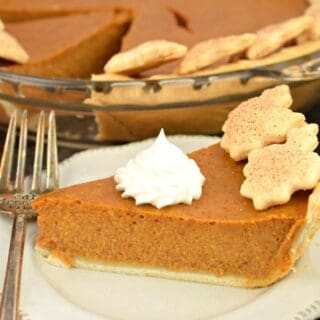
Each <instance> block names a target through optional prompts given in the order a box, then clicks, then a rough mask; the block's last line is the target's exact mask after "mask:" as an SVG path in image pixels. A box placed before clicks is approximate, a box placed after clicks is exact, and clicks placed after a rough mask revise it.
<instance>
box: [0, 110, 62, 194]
mask: <svg viewBox="0 0 320 320" xmlns="http://www.w3.org/2000/svg"><path fill="white" fill-rule="evenodd" d="M45 120H46V119H45V113H44V111H41V113H40V115H39V120H38V127H37V137H36V145H35V156H34V162H33V176H32V184H31V192H32V193H35V194H40V193H42V192H45V191H50V190H53V189H55V188H57V187H58V156H57V154H58V153H57V134H56V122H55V114H54V111H51V112H50V115H49V120H48V136H47V172H46V183H45V186H44V187H42V168H43V161H44V144H45V130H46V121H45ZM16 127H17V112H16V111H15V112H14V113H13V114H12V116H11V119H10V123H9V127H8V131H7V136H6V141H5V146H4V149H3V154H2V159H1V165H0V193H6V192H12V193H23V192H25V191H26V190H25V187H24V184H25V183H24V181H25V168H26V155H27V139H28V113H27V111H26V110H25V111H24V112H23V114H22V117H21V122H20V135H19V147H18V155H17V171H16V177H15V182H14V183H11V182H10V181H11V176H12V163H13V159H14V153H15V137H16Z"/></svg>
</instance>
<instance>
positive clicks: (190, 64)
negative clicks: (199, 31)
mask: <svg viewBox="0 0 320 320" xmlns="http://www.w3.org/2000/svg"><path fill="white" fill-rule="evenodd" d="M255 39H256V35H254V34H252V33H245V34H241V35H236V36H229V37H223V38H217V39H210V40H206V41H202V42H200V43H198V44H196V45H195V46H194V47H193V48H191V49H190V50H189V52H188V53H187V55H186V56H185V57H184V59H183V61H182V62H181V64H180V66H179V67H178V70H177V73H178V74H187V73H191V72H195V71H197V70H200V69H203V68H206V67H209V66H217V65H218V64H223V63H227V62H228V61H229V60H230V58H231V57H232V56H234V55H236V54H238V53H241V52H244V51H245V50H246V49H247V48H248V47H250V46H251V45H252V44H253V43H254V41H255Z"/></svg>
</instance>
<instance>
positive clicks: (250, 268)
mask: <svg viewBox="0 0 320 320" xmlns="http://www.w3.org/2000/svg"><path fill="white" fill-rule="evenodd" d="M190 157H191V158H192V159H194V160H195V161H196V163H197V164H198V166H199V167H200V170H201V172H202V174H203V175H204V176H205V178H206V182H205V184H204V186H203V191H202V196H201V198H200V199H199V200H196V201H194V202H193V203H192V205H184V204H179V205H173V206H169V207H165V208H162V209H156V208H154V207H153V206H151V205H139V206H136V205H135V202H134V200H133V199H131V198H127V199H124V198H122V197H121V193H120V192H119V191H116V189H115V182H114V179H113V177H110V178H107V179H104V180H98V181H93V182H89V183H84V184H80V185H75V186H72V187H68V188H64V189H61V190H58V191H55V192H52V193H49V194H47V195H44V196H42V197H40V198H38V199H37V200H36V201H34V202H33V208H34V209H35V210H36V211H37V212H38V214H39V216H38V224H39V227H40V234H39V236H38V238H37V242H36V251H37V253H38V254H39V255H41V256H42V257H44V258H45V259H46V260H47V261H48V262H50V263H53V264H57V265H62V266H68V267H79V268H87V269H92V270H99V271H112V272H119V273H126V274H135V275H145V276H157V277H163V278H169V279H176V280H190V281H196V282H204V283H213V284H222V285H230V286H238V287H247V288H253V287H264V286H267V285H270V284H272V283H273V282H275V281H277V280H278V279H280V278H282V277H283V276H285V275H286V274H287V273H288V272H289V271H290V269H291V268H292V266H293V264H294V262H295V261H296V260H297V259H298V258H299V257H300V256H301V255H302V253H303V252H304V250H305V248H306V246H307V244H308V242H309V241H310V239H311V237H312V236H313V234H314V233H315V231H316V230H317V228H318V226H319V212H320V210H319V206H318V205H317V201H311V200H312V199H313V198H312V197H314V196H311V198H310V192H306V191H301V192H297V193H295V194H294V195H293V197H292V198H291V200H290V201H289V202H288V203H287V204H285V205H281V206H275V207H271V208H269V209H268V210H264V211H257V210H256V209H255V208H254V207H253V204H252V201H251V200H249V199H247V198H244V197H243V196H241V194H240V187H241V184H242V183H243V181H244V176H243V172H242V171H243V166H244V164H243V163H242V162H235V161H233V160H232V159H231V158H230V156H229V155H228V154H227V153H226V152H225V151H224V150H223V149H222V148H221V147H220V144H215V145H212V146H210V147H208V148H205V149H201V150H199V151H196V152H194V153H191V154H190ZM315 192H317V193H319V190H317V189H315V191H313V193H315ZM308 198H309V199H310V200H309V203H308Z"/></svg>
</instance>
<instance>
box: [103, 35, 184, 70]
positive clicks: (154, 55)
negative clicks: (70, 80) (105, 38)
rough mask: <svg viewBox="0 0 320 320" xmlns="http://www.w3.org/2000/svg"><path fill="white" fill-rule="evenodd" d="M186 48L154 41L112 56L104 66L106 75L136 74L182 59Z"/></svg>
mask: <svg viewBox="0 0 320 320" xmlns="http://www.w3.org/2000/svg"><path fill="white" fill-rule="evenodd" d="M186 53H187V47H186V46H184V45H181V44H178V43H175V42H170V41H166V40H154V41H148V42H145V43H142V44H141V45H139V46H137V47H135V48H133V49H131V50H129V51H126V52H122V53H118V54H116V55H114V56H113V57H112V58H111V59H110V60H109V61H108V62H107V64H106V65H105V67H104V71H105V72H106V73H120V74H125V75H131V74H138V73H140V72H142V71H145V70H148V69H150V68H154V67H157V66H159V65H161V64H163V63H166V62H169V61H172V60H176V59H179V58H182V57H183V56H185V54H186Z"/></svg>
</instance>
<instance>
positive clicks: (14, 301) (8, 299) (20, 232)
mask: <svg viewBox="0 0 320 320" xmlns="http://www.w3.org/2000/svg"><path fill="white" fill-rule="evenodd" d="M26 225H27V219H26V217H25V215H23V214H16V215H15V217H14V219H13V225H12V233H11V241H10V249H9V257H8V263H7V271H6V276H5V280H4V286H3V291H2V299H1V304H0V320H17V319H18V316H19V295H20V280H21V269H22V260H23V249H24V242H25V235H26Z"/></svg>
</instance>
